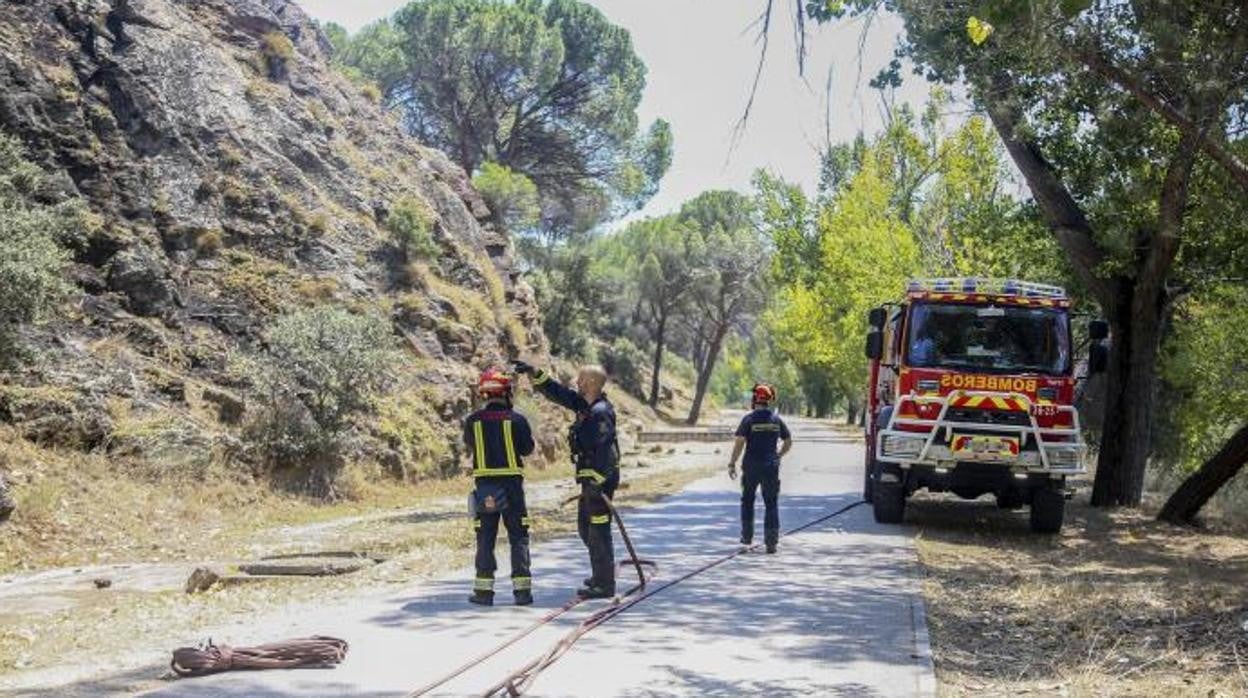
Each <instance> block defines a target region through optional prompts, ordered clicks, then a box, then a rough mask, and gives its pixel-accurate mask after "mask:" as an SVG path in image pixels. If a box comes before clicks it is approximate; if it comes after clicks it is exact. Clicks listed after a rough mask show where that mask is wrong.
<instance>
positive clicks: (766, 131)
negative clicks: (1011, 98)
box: [300, 0, 928, 215]
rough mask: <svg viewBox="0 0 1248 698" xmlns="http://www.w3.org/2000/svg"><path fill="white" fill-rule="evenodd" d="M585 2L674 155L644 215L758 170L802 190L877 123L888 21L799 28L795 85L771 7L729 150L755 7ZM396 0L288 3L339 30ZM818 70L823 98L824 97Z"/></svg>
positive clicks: (701, 1)
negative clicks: (761, 61)
mask: <svg viewBox="0 0 1248 698" xmlns="http://www.w3.org/2000/svg"><path fill="white" fill-rule="evenodd" d="M588 2H590V4H592V5H594V6H596V7H598V8H599V9H601V10H602V11H603V13H604V14H606V15H607V17H609V18H610V19H611V21H613V22H615V23H616V24H619V25H621V26H623V27H624V28H626V29H628V30H629V32H630V33H631V34H632V37H633V44H634V46H635V47H636V50H637V53H638V55H639V56H641V59H642V60H643V61H645V63H646V66H647V67H648V68H649V71H650V72H649V79H648V83H647V86H646V92H645V96H644V99H643V102H642V106H641V117H642V120H643V123H644V124H649V123H650V121H652V120H653V119H654V118H656V117H662V118H664V119H667V120H668V121H670V122H671V124H672V131H673V136H674V140H675V158H674V161H673V163H672V168H671V170H670V171H669V172H668V174H667V177H666V178H665V179H664V180H663V183H662V187H661V189H660V191H659V193H658V195H657V196H656V197H655V198H654V200H652V201H651V202H650V204H649V205H648V206H647V207H646V210H645V213H646V214H651V215H657V214H662V213H666V212H668V211H671V210H673V209H675V208H677V207H679V206H680V204H681V202H683V201H685V200H686V199H690V198H692V197H694V196H696V195H697V194H699V193H701V192H703V191H705V190H708V189H737V190H741V191H748V190H749V188H750V177H751V176H752V174H753V173H754V171H755V170H756V169H758V168H764V169H767V170H769V171H771V172H773V173H775V174H778V175H780V176H782V177H784V178H785V179H787V180H789V181H792V182H797V183H800V184H802V185H803V186H804V187H805V188H806V189H807V190H808V191H813V190H814V188H815V185H816V183H817V181H818V171H817V168H818V151H819V146H820V145H821V144H822V143H823V142H824V141H825V140H826V139H827V137H828V136H829V135H830V137H831V140H832V141H833V142H841V141H845V140H849V139H851V138H853V137H854V135H855V134H857V133H858V131H860V130H865V131H867V132H868V133H870V132H873V131H875V130H877V129H878V128H879V127H880V124H881V121H882V117H881V110H880V105H879V98H878V95H877V94H876V92H875V91H874V90H872V89H870V88H869V87H868V86H867V82H868V81H869V80H870V79H871V78H872V77H874V76H875V74H876V73H877V72H878V71H879V70H880V68H882V67H884V66H886V65H887V64H888V61H889V59H890V58H891V57H892V49H893V45H894V41H895V38H896V36H897V34H898V33H899V32H900V31H901V22H900V20H898V19H896V18H893V17H884V18H877V19H876V20H875V22H874V23H873V24H872V25H871V26H870V27H869V28H868V30H867V31H866V33H865V35H864V33H863V29H864V25H863V23H862V22H861V21H854V22H842V23H841V24H839V25H831V26H812V27H810V28H809V29H810V31H809V38H808V42H807V45H808V48H809V50H810V54H809V56H808V59H807V68H806V78H805V80H803V79H802V78H801V77H799V76H798V71H797V59H796V48H795V47H796V40H795V38H794V32H793V23H792V20H791V17H790V15H791V4H790V0H778V1H777V2H776V3H775V5H776V13H775V14H776V16H775V17H774V18H773V25H772V36H771V49H770V53H769V55H768V59H767V65H766V67H765V69H764V72H763V80H762V84H761V86H760V88H759V92H758V97H757V99H756V100H755V104H754V110H753V112H752V113H751V116H750V121H749V125H748V129H747V131H746V132H745V134H744V135H743V136H742V137H741V138H740V139H739V140H738V142H737V143H736V147H735V148H734V147H733V132H734V126H735V125H736V123H737V121H738V119H739V118H740V116H741V114H742V111H743V109H744V108H745V104H746V100H747V98H748V96H749V88H750V82H751V80H752V79H753V77H754V71H755V69H756V67H757V61H758V46H757V45H756V44H755V37H756V34H757V32H756V30H754V29H751V25H752V23H753V22H754V21H755V20H756V19H757V18H758V16H759V14H760V13H761V12H762V10H763V7H764V6H765V4H766V3H765V1H764V0H588ZM404 3H405V0H300V4H301V5H302V6H303V7H304V8H305V9H306V10H307V11H308V12H309V13H311V14H312V15H313V16H315V17H318V18H320V19H323V20H327V21H333V22H337V23H339V24H341V25H343V26H345V27H347V29H348V30H350V31H356V30H358V29H359V28H360V27H362V26H364V25H365V24H367V23H369V22H371V21H373V20H376V19H380V18H382V17H385V16H388V15H390V14H391V13H393V12H394V11H395V10H396V9H398V8H399V7H401V6H402V5H403V4H404ZM860 43H861V49H862V50H861V66H860V61H859V55H860V51H859V48H860ZM829 72H830V74H831V76H832V90H831V93H830V94H831V99H830V100H828V99H826V98H825V85H826V83H827V79H828V75H829ZM927 90H928V87H927V84H926V83H925V82H924V81H923V80H922V79H920V78H917V77H913V76H908V77H907V79H906V80H905V82H904V83H903V87H902V91H901V93H900V94H898V95H897V99H898V102H901V101H908V102H911V103H914V104H916V105H918V104H921V103H922V101H923V100H924V99H925V97H926V94H927ZM829 101H830V102H831V104H830V105H829V104H828V102H829ZM825 115H826V117H830V118H825ZM825 122H827V123H828V124H830V129H829V128H825Z"/></svg>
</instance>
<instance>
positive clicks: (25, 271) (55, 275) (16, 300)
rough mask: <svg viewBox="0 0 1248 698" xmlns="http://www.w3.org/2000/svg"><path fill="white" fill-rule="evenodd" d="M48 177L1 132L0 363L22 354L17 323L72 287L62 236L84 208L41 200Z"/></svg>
mask: <svg viewBox="0 0 1248 698" xmlns="http://www.w3.org/2000/svg"><path fill="white" fill-rule="evenodd" d="M47 180H48V178H47V176H46V175H45V174H44V172H43V170H41V169H39V168H38V167H37V166H35V165H33V164H31V163H30V162H29V161H27V160H26V159H25V155H24V153H23V150H22V146H21V143H20V142H18V141H17V140H16V139H14V138H10V137H7V136H0V368H5V367H8V366H10V365H11V364H12V363H13V362H14V360H15V359H16V358H18V357H20V355H21V352H20V346H19V344H18V328H19V327H20V326H21V325H24V324H28V323H32V322H37V321H39V320H41V319H43V318H45V317H46V316H47V315H48V313H49V312H50V311H51V310H52V309H53V308H54V307H55V306H56V304H57V303H58V302H59V301H60V300H61V299H62V298H63V297H64V296H65V294H66V293H68V292H69V290H70V287H69V285H68V284H67V283H65V280H64V274H63V273H62V272H63V271H64V267H65V264H66V263H67V262H68V254H67V253H66V251H65V249H64V248H63V246H62V242H64V241H69V240H71V239H73V238H74V237H75V236H76V233H77V232H78V231H79V230H80V229H81V228H82V227H83V225H84V220H83V213H82V211H83V210H82V207H81V205H80V204H79V203H78V202H67V203H63V204H60V205H46V204H42V203H39V202H38V200H37V198H43V197H42V196H39V194H40V192H41V191H42V190H43V189H44V188H45V187H47V185H48V181H47Z"/></svg>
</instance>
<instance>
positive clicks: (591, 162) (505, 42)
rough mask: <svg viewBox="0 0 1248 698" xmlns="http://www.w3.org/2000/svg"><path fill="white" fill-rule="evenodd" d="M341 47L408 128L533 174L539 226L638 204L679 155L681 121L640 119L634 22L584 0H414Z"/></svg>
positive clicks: (475, 160)
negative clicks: (675, 137)
mask: <svg viewBox="0 0 1248 698" xmlns="http://www.w3.org/2000/svg"><path fill="white" fill-rule="evenodd" d="M334 36H335V39H334V40H335V45H336V46H337V47H338V52H337V55H336V57H335V58H336V60H337V61H338V62H339V63H341V64H342V65H344V66H348V67H352V68H355V69H357V70H359V71H360V72H361V73H362V74H363V75H365V76H367V77H368V78H370V79H372V80H374V81H376V82H377V84H378V85H380V87H381V89H382V92H383V94H384V95H385V99H386V101H387V102H388V103H390V104H394V105H396V108H397V109H398V110H399V111H400V112H401V113H402V116H403V119H404V123H405V124H406V125H407V127H408V129H409V130H410V131H411V133H413V134H414V135H416V136H417V137H419V138H420V139H421V140H422V141H423V142H425V143H428V144H429V145H431V146H433V147H436V148H439V149H441V150H443V151H445V152H446V153H448V154H449V155H450V156H451V157H452V158H453V159H454V160H455V161H456V162H458V163H459V164H460V166H462V167H463V168H464V169H465V170H466V171H468V172H474V171H476V170H477V169H478V168H480V167H481V166H482V165H484V164H485V163H487V162H493V163H497V164H500V165H504V166H507V167H510V168H512V169H513V170H514V171H515V172H517V173H520V174H522V175H524V176H526V177H528V178H529V179H530V180H531V181H532V182H533V183H534V184H535V185H536V187H537V189H538V191H539V192H540V194H541V200H542V205H541V208H542V214H543V221H542V222H543V228H545V229H547V230H554V229H559V230H562V231H564V232H565V233H566V232H574V231H576V230H587V229H589V228H591V227H593V226H594V225H596V224H597V223H598V222H600V221H601V220H602V219H603V218H604V217H606V216H609V215H618V214H620V213H623V212H627V211H631V210H635V209H636V208H638V207H639V206H640V205H641V204H642V203H644V202H645V201H646V200H647V199H648V198H650V196H652V195H653V194H654V192H655V191H656V189H657V182H658V180H659V178H661V177H662V175H663V173H664V172H666V170H667V168H668V166H669V165H670V162H671V130H670V128H669V127H668V126H667V125H666V124H665V123H663V122H661V121H659V122H656V123H655V124H654V125H652V126H651V127H650V128H649V129H648V130H646V131H641V130H640V129H639V125H638V119H637V107H638V104H639V103H640V100H641V92H642V88H643V87H644V86H645V72H646V71H645V66H644V65H643V64H642V62H641V60H640V59H638V58H637V56H636V54H635V53H634V51H633V47H632V41H631V39H630V37H629V35H628V33H627V32H626V31H624V30H623V29H621V28H619V27H617V26H614V25H612V24H611V23H610V22H608V21H607V19H606V18H605V17H604V16H603V15H602V13H601V12H599V11H598V10H597V9H594V8H593V7H591V6H590V5H588V4H586V3H583V2H579V1H578V0H522V1H520V2H503V1H502V0H415V1H414V2H411V3H410V4H408V5H407V6H406V7H404V8H403V9H402V10H400V11H399V12H398V13H397V14H396V15H395V16H394V17H393V18H392V19H390V20H386V21H382V22H377V23H375V24H373V25H370V26H369V27H366V28H365V29H364V30H362V31H361V32H360V33H359V34H357V35H356V36H354V37H344V36H342V35H341V34H340V33H335V34H334Z"/></svg>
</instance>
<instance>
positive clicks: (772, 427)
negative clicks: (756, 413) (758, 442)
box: [750, 422, 780, 431]
mask: <svg viewBox="0 0 1248 698" xmlns="http://www.w3.org/2000/svg"><path fill="white" fill-rule="evenodd" d="M750 431H780V425H779V424H772V423H770V422H768V423H764V424H755V425H753V426H751V427H750Z"/></svg>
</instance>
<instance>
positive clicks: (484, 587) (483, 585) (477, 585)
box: [472, 577, 494, 591]
mask: <svg viewBox="0 0 1248 698" xmlns="http://www.w3.org/2000/svg"><path fill="white" fill-rule="evenodd" d="M472 588H473V589H474V590H476V591H494V578H493V577H477V579H476V581H474V582H473V583H472Z"/></svg>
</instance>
